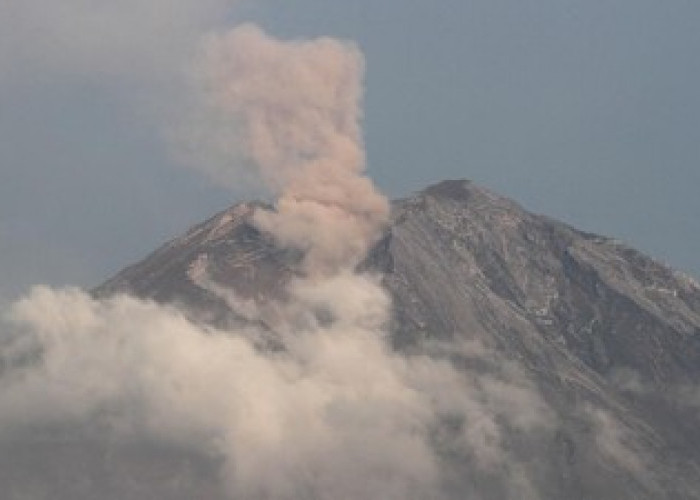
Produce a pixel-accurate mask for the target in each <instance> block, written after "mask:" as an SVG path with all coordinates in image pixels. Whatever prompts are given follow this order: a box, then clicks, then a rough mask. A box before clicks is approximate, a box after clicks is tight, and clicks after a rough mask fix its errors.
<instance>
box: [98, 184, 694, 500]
mask: <svg viewBox="0 0 700 500" xmlns="http://www.w3.org/2000/svg"><path fill="white" fill-rule="evenodd" d="M255 207H256V205H255V204H241V205H237V206H234V207H232V208H231V209H229V210H226V211H224V212H222V213H220V214H218V215H216V216H214V217H213V218H212V219H210V220H208V221H206V222H204V223H202V224H201V225H199V226H196V227H194V228H193V229H191V230H190V231H189V232H188V233H186V234H185V235H184V236H182V237H181V238H178V239H176V240H173V241H171V242H170V243H168V244H166V245H165V246H164V247H162V248H161V249H159V250H157V251H156V252H155V253H153V254H152V255H150V256H149V257H147V258H146V259H145V260H143V261H142V262H140V263H138V264H135V265H134V266H131V267H129V268H127V269H125V270H124V271H122V272H121V273H119V274H118V275H117V276H115V277H114V278H112V279H110V280H109V281H107V282H106V283H105V284H103V285H101V286H100V287H98V288H96V289H95V290H94V291H93V293H94V294H95V295H96V296H107V295H111V294H114V293H117V292H128V293H131V294H134V295H137V296H139V297H143V298H151V299H155V300H156V301H159V302H170V303H176V304H183V305H186V306H187V308H188V310H189V311H190V314H191V315H192V316H193V318H194V319H195V320H197V321H204V322H210V323H214V324H217V325H227V326H230V325H232V324H236V323H237V322H240V321H242V319H241V318H239V317H237V316H236V315H235V314H234V313H233V312H232V311H231V309H230V308H229V307H228V306H227V304H226V302H225V301H224V300H223V299H222V298H221V296H220V294H217V293H213V292H212V291H211V290H212V286H211V285H212V284H213V285H215V286H221V287H226V288H230V289H233V290H235V291H236V293H237V294H238V295H239V296H241V297H246V298H255V299H256V300H258V301H265V300H268V299H269V298H270V297H274V296H277V295H279V294H281V293H283V292H282V291H281V290H282V284H283V283H284V282H285V281H286V280H288V279H289V278H290V277H291V276H293V275H294V273H295V272H296V271H295V264H296V263H297V262H298V261H299V259H300V255H298V254H297V253H295V252H293V251H289V250H281V249H279V248H276V247H275V245H274V243H273V242H272V241H271V240H270V239H269V238H268V237H266V236H265V235H264V234H261V233H260V232H258V231H257V230H256V229H255V228H254V227H253V226H252V225H251V224H250V216H251V214H252V211H253V210H254V209H255ZM203 263H206V270H207V275H206V277H203V276H202V274H201V268H202V267H203ZM361 268H363V269H366V270H371V271H373V272H379V273H381V275H382V276H383V282H384V285H385V287H386V288H387V290H388V291H389V292H390V294H391V296H392V298H393V307H394V313H395V314H394V320H393V323H392V325H391V329H392V337H391V338H392V342H393V345H394V348H395V349H396V350H399V351H405V352H414V353H427V354H429V355H438V354H436V353H441V354H439V355H441V356H446V357H447V358H448V359H449V360H450V361H451V362H452V363H453V364H454V365H455V366H457V367H459V368H460V370H463V371H464V372H465V374H467V376H468V377H470V378H471V379H472V380H473V381H474V386H475V387H480V388H481V389H480V390H483V391H484V392H483V398H484V400H485V401H487V402H490V401H500V403H498V404H500V406H499V409H498V411H497V412H496V415H497V418H498V419H499V422H500V425H501V441H502V442H501V443H500V448H501V451H502V454H503V457H504V458H502V459H501V460H500V461H497V462H496V463H495V464H492V465H491V466H490V467H483V466H480V465H479V463H478V460H476V459H475V458H474V457H471V456H468V455H464V454H460V453H458V452H454V453H453V452H451V450H450V445H449V430H448V431H445V433H443V434H444V435H443V434H441V433H440V432H437V433H436V437H435V446H436V447H438V448H439V449H440V453H441V456H442V457H443V459H444V470H445V490H446V491H447V492H448V496H451V497H454V498H482V499H510V498H513V499H515V498H542V499H567V500H576V499H596V500H600V499H610V500H613V499H614V500H619V499H630V500H632V499H693V498H700V418H699V411H698V409H699V408H700V391H699V390H698V387H700V386H699V385H698V384H699V382H700V287H699V286H698V284H697V283H696V282H695V281H694V280H693V279H691V278H690V277H688V276H685V275H682V274H680V273H678V272H675V271H673V270H671V269H669V268H668V267H666V266H664V265H662V264H660V263H658V262H656V261H654V260H652V259H650V258H648V257H646V256H644V255H642V254H640V253H639V252H637V251H635V250H633V249H631V248H628V247H626V246H625V245H623V244H621V243H619V242H617V241H615V240H613V239H610V238H605V237H601V236H597V235H593V234H588V233H583V232H581V231H577V230H575V229H573V228H571V227H569V226H567V225H565V224H562V223H560V222H557V221H555V220H552V219H549V218H546V217H543V216H538V215H534V214H531V213H529V212H527V211H525V210H524V209H522V208H521V207H520V206H518V205H517V204H516V203H514V202H513V201H511V200H508V199H506V198H503V197H500V196H498V195H495V194H493V193H491V192H489V191H487V190H484V189H482V188H479V187H477V186H475V185H473V184H471V183H469V182H467V181H445V182H442V183H440V184H437V185H435V186H432V187H430V188H428V189H426V190H425V191H423V192H420V193H418V194H415V195H413V196H411V197H409V198H406V199H403V200H398V201H396V202H394V203H393V211H392V220H391V224H390V225H389V227H388V228H387V229H386V232H385V234H384V236H383V238H382V239H381V240H380V241H379V242H378V243H377V244H376V245H375V247H374V248H373V249H372V251H371V253H370V255H369V256H368V257H367V259H366V261H365V262H364V263H362V265H361ZM203 279H206V280H208V286H203V285H202V280H203ZM463 346H479V347H478V348H477V349H476V350H474V349H472V350H470V349H466V350H465V349H463V348H462V347H463ZM475 353H476V354H475ZM484 377H486V378H488V380H490V381H497V382H498V384H500V385H498V384H496V386H497V387H499V388H501V389H499V391H500V392H498V394H500V396H499V397H498V398H497V397H495V396H494V394H496V393H495V392H489V391H488V390H487V389H484V387H486V386H487V384H486V383H485V382H483V380H485V378H484ZM489 387H494V385H493V384H491V385H490V386H489ZM514 387H515V388H519V389H518V391H514V390H512V389H513V388H514ZM509 391H510V392H509ZM523 391H527V393H528V394H532V395H533V398H532V399H533V400H537V401H540V402H541V403H542V404H541V406H542V408H543V409H541V410H538V412H539V414H538V415H536V416H535V417H533V418H538V419H540V420H541V422H540V424H541V425H535V426H525V427H523V426H519V425H517V418H518V417H519V416H521V415H523V414H527V412H528V411H530V408H529V406H528V401H523V399H522V398H520V399H518V398H519V396H518V395H522V394H523ZM480 394H481V393H480ZM501 396H502V397H501ZM499 398H500V399H499ZM489 404H491V403H489ZM494 404H496V403H494ZM540 417H541V418H540ZM455 425H469V423H463V422H462V423H456V424H455ZM447 427H449V425H448V426H447ZM524 429H525V430H524ZM441 432H442V431H441ZM441 436H442V437H441ZM163 466H164V467H166V466H167V464H165V465H163Z"/></svg>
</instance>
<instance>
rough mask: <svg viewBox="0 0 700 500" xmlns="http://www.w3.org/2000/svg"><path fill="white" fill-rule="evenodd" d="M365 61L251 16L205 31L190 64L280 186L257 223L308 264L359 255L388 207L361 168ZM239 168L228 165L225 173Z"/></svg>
mask: <svg viewBox="0 0 700 500" xmlns="http://www.w3.org/2000/svg"><path fill="white" fill-rule="evenodd" d="M363 69H364V62H363V58H362V55H361V53H360V52H359V50H358V49H357V48H356V47H355V46H354V45H353V44H351V43H346V42H340V41H337V40H333V39H329V38H321V39H318V40H313V41H294V42H281V41H279V40H276V39H274V38H270V37H268V36H267V35H265V34H264V33H263V32H262V31H261V30H260V29H259V28H257V27H255V26H252V25H245V26H242V27H239V28H236V29H234V30H232V31H231V32H229V33H227V34H224V35H216V36H211V37H209V38H208V39H207V40H206V41H205V43H204V48H203V57H202V60H201V63H200V64H199V65H198V67H197V71H198V81H199V82H200V83H201V85H202V90H203V92H204V94H205V102H206V103H207V106H208V107H209V109H210V113H211V114H215V115H217V116H221V115H222V114H223V115H224V116H226V117H228V121H229V123H230V122H231V121H232V122H233V123H234V124H235V128H234V131H235V133H236V136H237V137H236V141H237V146H238V152H239V154H241V155H242V157H243V161H249V162H252V164H254V165H255V166H256V167H257V168H259V172H260V176H261V177H262V180H263V182H264V183H265V184H266V185H267V187H268V188H269V189H271V190H272V192H273V193H274V194H275V195H276V196H277V202H276V210H275V211H271V212H263V211H261V212H259V213H258V214H257V216H256V222H257V224H258V226H259V227H260V228H261V229H263V230H266V231H268V232H270V233H271V234H273V235H274V236H275V238H276V239H277V241H278V243H280V244H281V245H285V246H291V247H295V248H299V249H302V250H304V251H306V252H307V253H306V262H305V268H306V271H307V272H309V273H311V274H329V273H333V272H335V271H337V270H338V269H340V268H343V267H348V266H352V265H354V264H356V263H357V262H358V260H359V259H361V258H362V257H363V256H364V254H365V253H366V251H367V249H368V247H369V245H371V244H372V243H373V242H374V240H375V239H376V237H377V236H378V234H379V232H380V230H381V228H382V225H383V224H384V222H385V221H386V219H387V216H388V203H387V201H386V199H385V198H384V197H383V196H381V195H380V194H379V193H378V192H377V190H376V189H375V188H374V186H373V184H372V182H371V181H370V180H369V179H368V178H367V177H365V176H364V175H363V171H364V169H365V154H364V147H363V143H362V137H361V130H360V118H361V99H362V75H363ZM221 121H224V120H221ZM238 172H240V169H235V168H233V169H228V170H227V171H226V172H225V176H226V177H227V179H226V180H227V181H229V182H231V183H234V182H235V176H236V175H237V173H238ZM230 178H232V179H233V181H230V180H229V179H230Z"/></svg>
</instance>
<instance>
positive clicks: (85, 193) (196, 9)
mask: <svg viewBox="0 0 700 500" xmlns="http://www.w3.org/2000/svg"><path fill="white" fill-rule="evenodd" d="M698 20H700V3H698V2H696V1H690V0H669V1H666V2H659V1H658V0H656V1H651V0H585V1H584V0H579V1H573V0H532V1H529V2H522V1H520V0H475V1H470V0H440V1H439V2H428V1H425V0H423V1H415V0H402V1H398V0H395V1H391V0H384V1H376V0H352V1H351V0H345V1H339V0H295V1H293V2H290V1H288V0H284V1H283V0H239V1H238V2H235V1H229V0H203V1H202V0H199V1H197V0H171V1H166V0H151V1H146V0H142V1H139V0H124V1H122V2H114V3H113V5H107V6H97V7H96V6H94V5H91V4H90V3H86V2H84V1H82V0H58V1H57V0H38V1H35V2H31V3H30V2H26V1H25V0H0V296H3V295H4V296H5V297H8V296H13V295H16V294H18V293H20V292H21V291H22V290H24V289H25V288H26V287H28V286H29V285H31V284H33V283H49V284H64V283H76V284H80V285H86V286H90V285H94V284H97V283H99V282H100V281H102V280H103V279H105V278H107V277H108V276H109V275H111V274H113V273H114V272H116V271H117V270H119V269H120V268H121V267H123V266H124V265H127V264H129V263H131V262H133V261H134V260H136V259H138V258H140V257H142V256H144V255H145V254H146V253H148V252H149V251H151V250H153V249H154V248H155V247H156V246H157V245H159V244H161V243H162V242H164V241H165V240H166V239H168V238H170V237H172V236H175V235H177V234H179V233H180V232H182V231H183V230H185V229H186V228H187V227H188V226H189V225H191V224H193V223H195V222H198V221H200V220H201V219H203V218H205V217H207V216H209V215H210V214H211V213H213V212H214V211H216V210H219V209H223V208H225V207H226V206H228V205H229V204H231V203H233V202H235V201H237V200H240V199H243V198H246V197H247V196H253V195H255V193H252V192H248V191H246V189H244V188H241V189H239V190H237V192H234V193H232V192H230V191H226V190H223V189H220V188H216V187H214V185H213V184H212V183H211V182H210V181H209V180H208V179H207V178H205V177H204V176H202V175H201V174H199V173H197V172H195V171H191V170H188V169H186V168H183V167H182V166H181V165H180V164H178V162H177V161H176V160H175V158H174V156H173V154H172V148H171V147H169V145H168V141H166V140H165V139H164V135H166V132H167V128H168V127H167V124H168V123H169V122H170V120H171V119H172V117H177V116H181V114H180V111H181V110H180V108H181V107H182V106H184V103H183V101H182V100H181V99H180V96H181V92H182V88H181V85H182V82H183V81H184V76H183V75H184V73H183V72H182V71H181V70H182V68H183V67H184V66H185V64H186V62H187V61H188V60H189V58H190V57H191V55H192V54H193V53H194V52H195V51H196V47H197V43H198V41H199V39H200V37H201V36H202V35H203V34H205V33H206V32H207V31H210V30H223V29H226V28H228V27H231V26H233V25H235V24H237V23H240V22H243V21H253V22H255V23H258V24H260V25H261V26H263V27H264V28H265V29H266V30H268V31H269V32H270V33H272V34H273V35H275V36H278V37H281V38H309V37H315V36H319V35H330V36H334V37H341V38H347V39H352V40H355V41H356V42H357V43H358V44H359V46H360V48H361V49H362V50H363V52H364V54H365V57H366V64H367V72H366V98H365V108H366V109H365V139H366V144H367V150H368V157H369V168H370V175H371V176H372V178H373V179H374V180H375V181H376V182H377V183H378V184H379V185H380V187H381V188H382V189H384V190H385V191H386V192H387V193H388V194H390V195H391V196H393V197H397V196H402V195H405V194H407V193H409V192H411V191H413V190H417V189H420V188H422V187H424V186H425V185H427V184H429V183H433V182H436V181H438V180H441V179H445V178H469V179H473V180H475V181H476V182H478V183H480V184H482V185H484V186H486V187H489V188H491V189H493V190H495V191H498V192H501V193H503V194H506V195H508V196H510V197H512V198H514V199H516V200H518V201H520V202H521V203H522V204H523V205H525V207H526V208H529V209H531V210H533V211H536V212H541V213H546V214H547V215H550V216H553V217H557V218H560V219H563V220H565V221H567V222H569V223H572V224H574V225H576V226H578V227H580V228H582V229H586V230H590V231H594V232H600V233H604V234H608V235H612V236H617V237H619V238H620V239H622V240H624V241H626V242H628V243H630V244H632V245H634V246H636V247H638V248H640V249H641V250H643V251H645V252H647V253H650V254H651V255H653V256H655V257H658V258H660V259H662V260H664V261H666V262H668V263H670V264H672V265H673V266H675V267H677V268H680V269H682V270H685V271H689V272H690V273H692V274H694V275H696V276H698V275H700V222H699V218H700V196H698V193H697V187H698V186H699V185H700V94H699V93H698V89H700V57H698V54H699V53H700V30H698V29H697V22H698Z"/></svg>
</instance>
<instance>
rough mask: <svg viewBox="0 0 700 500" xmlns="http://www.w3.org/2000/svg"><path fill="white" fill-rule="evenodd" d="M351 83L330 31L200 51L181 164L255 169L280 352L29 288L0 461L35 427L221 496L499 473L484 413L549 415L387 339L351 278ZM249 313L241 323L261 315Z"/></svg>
mask: <svg viewBox="0 0 700 500" xmlns="http://www.w3.org/2000/svg"><path fill="white" fill-rule="evenodd" d="M362 72H363V60H362V56H361V54H360V52H359V51H358V49H357V48H356V47H355V46H354V45H352V44H350V43H345V42H339V41H336V40H332V39H326V38H324V39H318V40H314V41H292V42H282V41H279V40H276V39H273V38H271V37H269V36H267V35H265V34H264V33H263V32H262V31H261V30H260V29H259V28H257V27H254V26H251V25H246V26H243V27H240V28H236V29H234V30H233V31H231V32H229V33H226V34H218V35H211V36H209V37H208V38H207V39H206V40H205V42H204V44H203V49H202V57H201V59H200V61H199V63H198V65H197V70H196V73H195V74H196V75H197V82H198V86H199V89H200V90H201V91H202V94H201V95H200V101H199V102H200V104H201V105H202V107H201V108H199V110H198V111H197V113H195V114H194V115H192V116H193V117H196V119H194V120H193V123H192V124H191V128H190V129H189V131H190V132H191V133H192V134H191V137H190V152H191V153H192V155H193V156H191V159H195V157H197V158H198V159H200V160H201V159H214V160H216V161H213V162H212V163H208V164H207V167H206V168H207V170H208V172H209V173H212V174H214V176H215V177H216V178H218V179H220V180H223V181H224V182H226V183H227V184H228V185H231V186H234V187H235V185H236V184H237V182H239V175H240V174H241V172H242V169H244V168H243V167H241V166H240V165H232V162H234V160H235V161H241V162H242V165H244V167H245V168H248V167H250V168H256V169H259V171H258V172H259V175H260V177H261V179H262V180H263V181H264V183H265V184H266V186H267V187H268V188H269V189H270V190H271V191H272V192H273V193H274V194H275V196H276V197H277V199H276V204H275V207H274V209H271V210H262V209H260V210H258V211H257V212H256V213H255V214H254V219H253V220H254V223H255V224H256V225H257V227H258V228H259V229H260V230H262V231H264V232H267V233H268V234H270V235H271V236H272V237H273V238H274V240H275V241H276V242H277V243H278V244H279V245H281V246H286V247H291V248H295V249H299V250H301V251H302V252H303V253H304V255H305V257H304V260H303V261H302V263H301V266H302V268H301V269H300V271H301V272H300V273H299V277H298V278H296V279H294V280H292V281H290V282H289V283H288V284H287V285H286V286H287V290H286V292H287V293H286V294H285V299H284V300H283V301H281V302H280V303H278V304H273V306H274V310H275V314H274V316H275V317H274V318H272V319H271V318H264V319H266V320H267V321H266V322H265V323H266V324H267V325H271V326H272V328H273V329H274V333H275V334H276V336H277V337H278V339H279V344H280V345H279V347H278V348H276V349H272V350H268V349H261V348H260V347H259V346H258V345H257V344H256V340H255V339H258V338H259V337H260V336H261V335H262V334H261V332H260V331H259V329H260V327H258V326H255V325H257V324H259V323H258V322H255V321H251V323H250V326H247V327H242V328H238V329H236V330H226V331H225V330H220V329H216V328H212V327H206V326H202V325H198V324H195V323H193V322H192V321H190V320H188V319H187V318H186V317H185V315H184V313H182V312H180V311H178V310H176V309H174V308H172V307H169V306H163V305H158V304H155V303H152V302H148V301H142V300H138V299H136V298H132V297H128V296H124V295H120V296H115V297H111V298H107V299H102V300H97V299H94V298H91V297H90V296H89V295H88V294H86V293H84V292H82V291H79V290H77V289H65V290H51V289H49V288H46V287H37V288H35V289H34V290H33V291H32V293H31V294H29V295H28V296H27V297H25V298H24V299H22V300H20V301H19V302H17V303H15V304H14V305H13V306H12V307H11V309H10V311H9V314H8V319H7V321H6V323H5V326H4V327H3V335H2V339H0V340H2V343H1V344H0V355H1V356H0V451H2V447H3V446H9V445H7V443H11V442H13V440H14V441H16V440H17V439H19V440H21V439H29V437H30V436H33V435H34V432H35V430H36V429H41V428H48V429H51V430H52V431H51V432H54V433H59V434H60V433H61V432H68V433H69V435H70V436H72V438H71V439H74V440H75V439H77V440H79V441H84V442H95V441H96V442H100V443H104V442H107V443H115V442H116V443H124V442H129V440H132V441H133V440H136V441H139V442H146V443H161V444H162V443H167V444H168V445H170V446H175V447H179V448H181V449H185V450H187V451H188V453H194V454H195V455H197V456H199V457H207V458H208V459H210V460H213V463H216V464H220V465H219V466H217V470H218V472H220V474H221V480H222V482H223V483H224V484H225V485H226V492H227V493H226V495H228V497H230V498H236V499H250V500H258V499H271V500H297V499H299V500H301V499H309V498H314V499H319V500H331V499H340V498H342V499H347V500H354V499H357V500H359V499H379V498H382V499H387V500H391V499H396V500H399V499H401V500H410V499H415V500H425V499H437V498H445V497H446V495H447V493H446V492H445V491H444V490H443V489H441V478H442V475H443V471H442V467H443V466H444V465H445V461H444V457H443V453H444V454H445V455H449V456H451V457H461V458H460V460H462V463H465V461H468V460H470V461H471V463H474V464H476V466H477V467H482V468H485V469H487V468H489V467H500V466H501V465H502V464H503V461H504V454H503V453H504V452H503V450H502V449H501V444H500V443H501V436H500V430H499V429H500V425H499V422H502V421H503V420H504V419H505V420H508V419H509V418H511V417H508V414H512V415H513V417H512V418H511V421H510V422H509V423H510V425H511V426H512V427H513V428H517V429H522V430H525V431H529V430H532V429H535V428H537V427H538V426H541V425H543V422H547V421H548V420H547V418H548V417H547V411H546V409H545V408H544V404H543V403H542V401H541V400H540V398H539V396H538V394H537V393H536V392H535V390H534V389H533V388H532V387H530V386H528V384H527V382H526V381H524V379H523V378H522V377H520V375H518V374H516V375H515V376H513V375H507V376H506V375H503V374H499V373H498V371H497V370H494V375H493V376H492V377H490V378H489V377H486V378H484V379H483V380H480V381H478V382H475V381H470V380H469V378H468V377H467V376H465V375H464V374H463V373H462V372H460V371H458V370H457V369H455V368H454V367H453V365H452V364H451V363H450V362H449V361H448V359H449V357H450V356H451V355H453V354H454V353H448V354H446V355H440V356H428V355H406V354H400V353H397V352H395V351H393V350H392V349H391V347H390V346H389V343H388V342H387V336H388V332H387V325H388V324H389V323H390V319H391V318H390V316H391V301H390V298H389V296H388V294H387V293H386V291H385V290H384V289H383V288H382V286H381V282H380V279H379V278H378V277H376V276H372V275H369V274H362V273H358V272H356V271H355V269H356V265H357V264H358V262H360V261H361V260H362V258H363V257H364V256H365V255H366V252H367V250H368V249H369V248H370V247H371V245H372V244H373V243H374V242H375V241H376V240H377V238H378V237H379V236H380V234H381V232H382V229H383V227H384V224H385V223H386V221H387V218H388V213H389V205H388V203H387V200H386V199H385V198H384V197H383V196H382V195H381V194H379V193H378V191H377V190H376V189H375V187H374V186H373V184H372V183H371V181H370V180H369V179H368V178H367V177H365V176H364V174H363V172H364V169H365V157H364V149H363V144H362V137H361V130H360V119H361V108H360V105H361V95H362V88H361V78H362ZM208 132H211V133H208ZM203 151H204V152H205V153H202V152H203ZM219 160H221V161H219ZM205 264H206V263H203V264H202V265H203V266H204V267H206V266H205ZM198 279H199V281H200V282H201V283H204V282H205V281H207V279H208V278H207V270H206V269H205V268H204V269H201V270H199V271H198ZM194 281H197V280H196V279H195V280H194ZM218 292H219V293H220V294H226V295H227V296H228V298H229V299H230V300H228V302H229V304H233V306H232V307H233V308H234V309H235V308H236V304H241V303H243V302H242V301H237V300H236V297H235V291H234V290H218ZM245 307H246V311H245V316H246V317H248V318H250V319H253V320H254V319H256V318H255V316H256V315H264V314H266V311H269V310H271V309H270V305H269V304H268V305H266V306H265V307H259V308H258V307H257V306H256V305H255V304H250V303H247V302H246V306H245ZM470 349H473V346H472V347H470ZM459 355H460V356H462V357H465V356H466V357H469V356H471V355H472V354H470V353H469V352H466V351H465V352H462V353H460V354H459ZM477 355H478V356H480V357H483V355H484V353H483V352H482V351H480V350H478V352H477ZM514 381H515V382H514ZM506 401H507V402H508V403H507V404H506ZM513 401H515V403H512V402H513ZM513 405H516V408H513V407H512V406H513ZM506 406H508V408H507V409H504V408H505V407H506ZM444 421H447V422H450V425H449V426H447V428H443V427H441V422H444ZM76 429H77V430H76ZM76 435H77V437H76ZM47 446H48V445H47ZM441 447H442V448H443V452H441V451H439V449H440V448H441ZM0 455H1V453H0ZM109 472H110V473H113V472H114V471H112V470H111V469H110V471H109ZM454 476H455V477H458V478H459V477H462V476H463V473H462V472H459V473H458V474H455V475H454ZM521 482H522V481H521ZM518 491H523V490H522V484H519V486H518ZM15 493H16V497H17V498H19V497H20V496H21V494H22V493H21V492H19V493H17V492H16V491H15ZM12 494H13V493H10V495H12ZM193 494H194V493H193ZM178 495H179V496H178ZM187 495H188V493H187V490H186V489H183V488H182V487H179V488H178V489H177V491H176V493H175V494H174V495H170V496H169V498H181V497H182V498H187ZM460 495H461V496H460ZM49 496H50V495H48V494H47V497H49ZM448 496H449V495H448ZM457 496H458V497H463V494H462V493H460V494H459V495H457ZM116 497H117V498H118V497H120V496H119V495H116ZM121 497H123V498H127V497H128V495H126V494H122V496H121ZM72 498H81V497H80V494H75V495H74V496H73V497H72ZM85 498H94V495H93V496H92V497H90V494H87V496H86V497H85ZM212 498H220V497H218V496H212Z"/></svg>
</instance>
